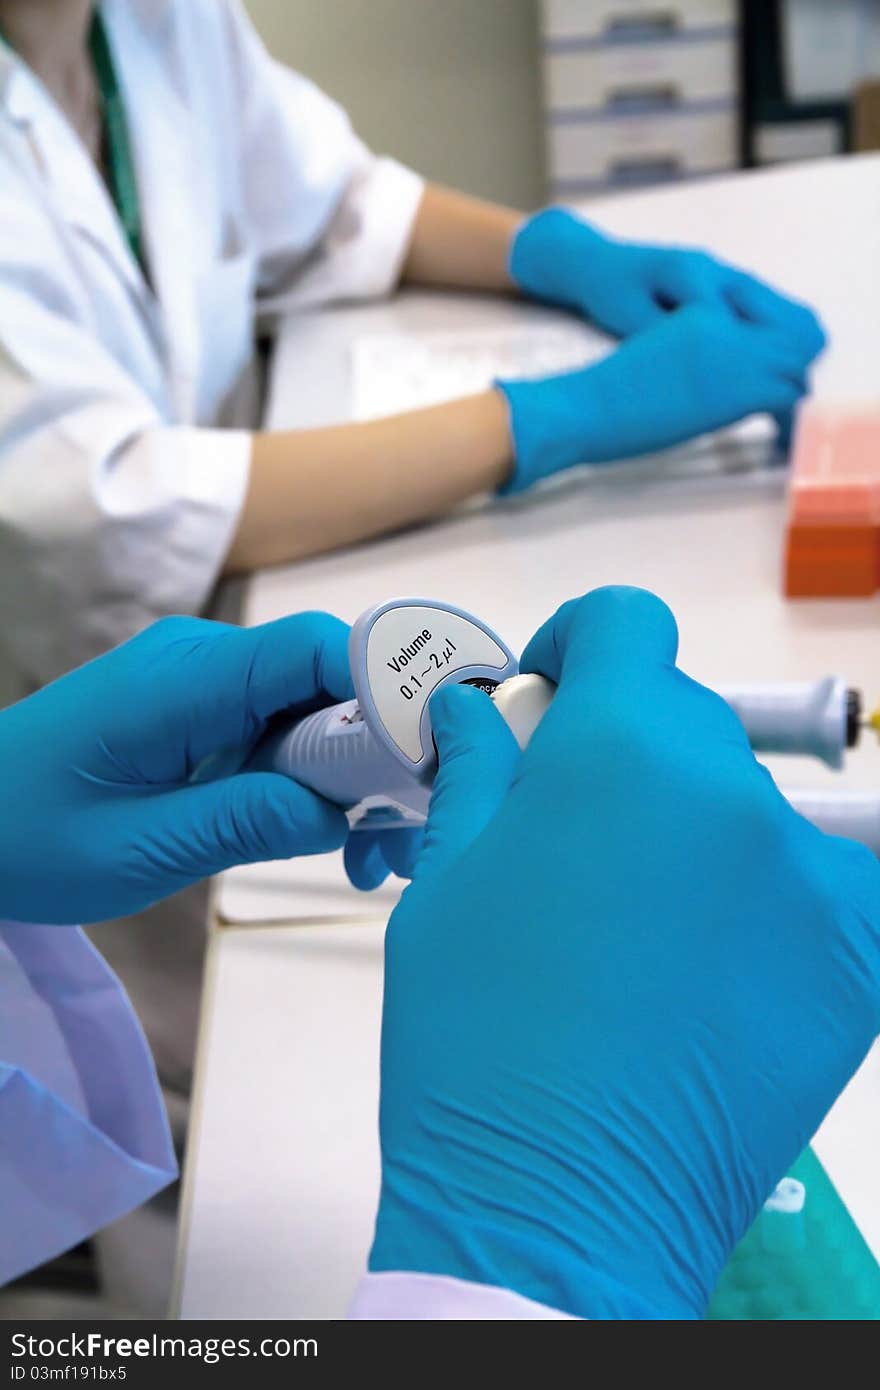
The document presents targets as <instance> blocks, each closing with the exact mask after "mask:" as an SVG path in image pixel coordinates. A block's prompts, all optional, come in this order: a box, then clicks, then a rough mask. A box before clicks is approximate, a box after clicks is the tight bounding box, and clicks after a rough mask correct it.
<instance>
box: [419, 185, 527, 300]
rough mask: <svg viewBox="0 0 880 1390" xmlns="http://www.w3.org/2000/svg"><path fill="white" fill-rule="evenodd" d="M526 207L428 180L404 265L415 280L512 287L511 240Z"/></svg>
mask: <svg viewBox="0 0 880 1390" xmlns="http://www.w3.org/2000/svg"><path fill="white" fill-rule="evenodd" d="M522 220H523V214H522V213H521V212H515V211H514V210H513V209H512V208H505V207H502V206H501V205H500V204H498V203H485V202H482V201H481V200H480V199H479V198H469V197H467V196H466V195H465V194H464V193H456V192H454V191H453V190H452V189H451V188H442V187H441V186H440V185H439V184H428V186H427V188H426V189H425V192H424V194H423V196H422V201H421V204H420V206H419V211H418V214H417V216H416V221H415V226H414V228H413V235H412V240H411V242H410V246H409V252H408V254H407V258H406V261H405V262H404V267H403V279H404V280H405V281H408V282H409V283H411V284H420V285H444V286H446V287H449V288H457V289H469V290H499V291H512V290H513V289H514V288H515V286H514V283H513V281H512V280H511V278H510V273H509V270H508V262H509V259H510V243H511V239H512V237H513V234H514V232H515V231H516V229H517V227H518V226H519V225H520V223H521V222H522Z"/></svg>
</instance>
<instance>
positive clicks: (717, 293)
mask: <svg viewBox="0 0 880 1390" xmlns="http://www.w3.org/2000/svg"><path fill="white" fill-rule="evenodd" d="M656 255H657V262H656V271H655V276H654V295H655V299H656V301H657V303H658V304H659V305H660V306H661V307H662V308H663V309H666V310H675V309H682V308H684V307H685V306H686V305H688V304H707V305H716V306H720V305H723V303H724V296H723V292H722V285H723V279H724V274H725V271H726V267H724V266H723V265H722V264H721V263H720V262H719V261H716V260H715V259H714V257H713V256H710V255H707V254H706V252H704V251H689V250H680V249H677V248H673V249H669V250H663V251H659V252H657V253H656Z"/></svg>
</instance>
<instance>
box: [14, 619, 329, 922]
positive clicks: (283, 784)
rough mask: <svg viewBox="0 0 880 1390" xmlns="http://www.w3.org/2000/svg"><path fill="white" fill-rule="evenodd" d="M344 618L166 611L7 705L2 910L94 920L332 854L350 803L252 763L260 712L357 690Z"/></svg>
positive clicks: (262, 721) (302, 707)
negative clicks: (217, 876)
mask: <svg viewBox="0 0 880 1390" xmlns="http://www.w3.org/2000/svg"><path fill="white" fill-rule="evenodd" d="M347 641H348V628H347V627H346V626H345V624H343V623H341V622H339V621H338V619H336V618H331V617H328V616H327V615H326V614H323V613H304V614H301V615H299V616H298V617H292V618H283V619H282V620H281V621H279V622H274V623H267V624H266V625H265V626H264V627H256V628H250V629H244V628H237V627H229V626H226V625H225V624H221V623H211V622H207V621H204V620H202V619H198V618H167V619H165V620H163V621H162V622H159V623H156V624H155V625H154V626H152V627H150V628H148V629H147V630H146V632H143V633H141V635H140V636H139V637H136V638H134V639H133V640H132V641H131V642H127V643H126V644H125V645H124V646H122V647H119V648H117V650H116V651H113V652H110V653H109V654H108V655H107V656H105V657H101V658H100V659H99V660H97V661H93V662H91V663H90V664H89V665H87V666H83V667H81V668H80V669H79V670H78V671H74V672H72V673H71V674H70V675H68V676H64V677H62V679H61V680H58V681H56V682H55V683H54V684H53V685H49V686H47V687H46V688H45V689H44V690H41V691H40V692H39V693H38V694H36V695H32V696H31V697H30V698H29V699H27V700H23V701H22V702H21V703H20V704H18V705H14V706H13V707H12V708H11V709H9V710H6V711H4V712H3V713H2V714H0V767H2V769H3V786H2V796H0V917H7V918H15V919H17V920H19V921H26V922H27V921H40V922H94V921H98V920H102V919H104V918H108V917H120V916H124V915H126V914H128V913H132V912H136V911H137V910H138V909H140V908H142V907H145V906H146V905H147V904H148V903H151V902H154V901H156V900H157V899H158V898H162V897H165V896H166V895H167V894H170V893H174V892H176V891H177V890H178V889H180V888H183V887H185V886H186V885H187V884H189V883H193V882H194V881H196V880H197V879H202V878H205V877H207V876H208V875H209V874H214V873H217V872H219V871H220V870H221V869H226V868H229V867H230V866H231V865H233V864H241V863H245V862H249V861H252V860H263V859H280V858H285V857H288V856H291V855H297V854H317V853H320V852H322V851H324V850H330V849H336V848H337V847H338V846H340V845H342V844H343V843H344V841H345V838H346V835H347V832H348V823H347V821H346V819H345V816H344V814H343V812H342V811H340V810H339V809H338V808H337V807H335V806H331V805H330V803H329V802H327V801H324V800H323V799H322V798H321V797H319V796H316V795H315V794H314V793H313V792H310V791H307V790H306V789H305V788H303V787H301V786H299V785H298V784H297V783H296V782H293V781H291V780H290V779H289V778H287V777H282V776H280V775H278V774H275V773H269V772H243V773H239V774H237V775H234V776H228V777H222V778H219V779H217V780H214V781H206V782H200V783H197V784H194V783H192V782H191V781H190V779H191V777H192V776H193V774H194V773H195V772H196V769H198V768H199V767H200V765H203V764H204V762H205V760H206V759H208V758H211V757H212V756H214V755H216V754H217V753H218V752H220V751H222V752H223V753H224V754H228V753H229V752H230V751H231V752H232V753H238V754H239V756H238V757H237V758H236V759H235V760H234V761H235V762H236V763H237V764H239V763H241V762H242V761H244V758H245V757H246V755H247V754H248V752H249V751H250V750H251V749H252V748H253V746H254V744H255V743H256V741H257V739H258V738H259V737H260V735H261V734H262V733H263V731H264V730H265V728H266V725H267V722H268V721H269V720H270V719H272V717H273V716H274V715H276V714H279V713H285V714H287V715H289V716H290V717H296V716H297V715H298V714H300V713H306V712H307V711H308V710H309V709H314V708H316V707H317V705H319V704H322V703H327V702H328V701H329V700H344V699H348V698H350V697H351V695H352V693H353V690H352V684H351V676H350V673H349V665H348V654H347Z"/></svg>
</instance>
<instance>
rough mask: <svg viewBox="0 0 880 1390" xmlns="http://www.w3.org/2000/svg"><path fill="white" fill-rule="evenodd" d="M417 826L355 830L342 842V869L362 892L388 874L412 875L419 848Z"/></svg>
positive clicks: (421, 840) (421, 833)
mask: <svg viewBox="0 0 880 1390" xmlns="http://www.w3.org/2000/svg"><path fill="white" fill-rule="evenodd" d="M424 838H425V832H424V831H423V830H422V829H421V827H414V828H413V829H412V830H410V829H402V828H398V829H396V830H355V831H353V832H352V833H351V835H349V837H348V839H347V840H346V842H345V856H344V857H345V872H346V873H347V874H348V877H349V881H350V882H351V884H352V885H353V886H354V887H355V888H359V889H360V891H361V892H362V893H369V892H371V891H372V890H373V889H374V888H379V887H380V886H381V884H383V883H384V882H385V880H386V878H387V877H388V875H389V874H396V876H397V877H398V878H412V876H413V871H414V868H415V865H416V863H417V861H418V858H419V855H420V854H421V851H422V845H423V843H424Z"/></svg>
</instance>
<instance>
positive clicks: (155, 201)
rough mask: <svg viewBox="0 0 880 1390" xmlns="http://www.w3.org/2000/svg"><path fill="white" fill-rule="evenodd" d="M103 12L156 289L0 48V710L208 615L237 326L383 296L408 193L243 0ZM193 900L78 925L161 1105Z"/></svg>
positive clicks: (23, 73) (224, 488) (225, 476)
mask: <svg viewBox="0 0 880 1390" xmlns="http://www.w3.org/2000/svg"><path fill="white" fill-rule="evenodd" d="M102 12H103V14H104V18H105V22H106V26H107V30H108V34H109V38H110V42H111V44H112V47H113V52H114V55H115V58H116V64H117V68H118V73H119V78H120V82H121V86H122V89H123V93H124V98H125V104H126V110H127V114H128V120H129V127H130V135H131V139H132V144H133V155H134V161H135V165H136V172H137V180H138V187H139V191H140V199H141V209H142V216H143V220H144V243H145V246H146V255H147V260H148V263H149V270H150V281H151V283H148V282H147V281H146V280H145V278H144V276H143V274H142V273H141V270H140V268H139V267H138V265H137V263H136V261H135V259H134V258H133V256H132V254H131V252H130V250H129V247H128V244H127V242H126V240H125V237H124V235H123V233H122V230H121V227H120V223H119V220H118V217H117V215H116V210H115V208H114V206H113V204H112V201H111V199H110V197H109V195H108V192H107V189H106V187H105V186H104V183H103V182H102V180H101V178H100V176H99V174H98V172H97V171H96V169H95V167H94V165H93V164H92V162H91V160H90V159H89V158H88V155H87V153H86V151H85V150H84V148H83V147H82V145H81V144H80V142H79V141H78V139H77V138H76V136H75V135H74V133H73V131H72V130H71V128H70V127H69V125H68V124H67V122H66V121H65V119H64V118H63V116H62V115H61V113H60V111H59V110H58V109H57V107H56V106H55V104H54V103H53V101H52V100H51V98H50V97H49V95H48V93H47V92H46V91H45V89H44V88H43V87H42V85H41V84H40V83H39V82H38V81H37V80H36V79H35V78H34V77H33V75H32V74H31V73H30V72H29V71H28V69H27V68H26V67H25V66H24V65H23V64H22V63H21V62H20V61H19V60H18V59H17V58H16V57H15V55H14V54H12V53H11V52H10V51H9V50H7V49H5V47H4V46H3V45H2V44H0V704H2V703H4V699H3V696H4V695H5V697H6V699H7V700H8V699H10V698H16V697H18V696H19V695H21V694H24V693H26V692H27V690H28V689H32V688H33V687H34V686H36V685H39V684H42V683H44V682H45V681H47V680H50V679H52V678H54V677H55V676H56V675H58V674H59V673H60V672H61V671H63V670H65V669H68V668H69V667H71V666H73V665H76V664H78V663H79V662H81V661H84V660H86V659H88V658H90V657H92V656H94V655H95V654H96V653H98V652H100V651H102V650H104V649H105V648H107V647H108V646H111V645H113V644H114V643H116V642H119V641H121V640H123V639H125V638H127V637H129V636H131V635H132V634H133V633H134V632H136V631H138V630H139V629H140V628H142V627H143V626H144V625H145V624H146V623H148V622H150V621H152V620H153V619H154V618H156V617H159V616H161V615H163V614H166V613H169V612H198V611H205V609H206V608H209V611H210V612H211V613H213V614H215V615H217V614H218V613H219V612H220V609H219V607H218V602H219V597H222V596H223V595H222V593H220V594H219V596H218V591H217V590H216V589H215V585H216V581H217V576H218V573H219V571H220V568H221V565H222V562H223V557H224V555H225V553H226V550H227V548H228V546H229V542H230V540H231V537H232V535H233V532H234V530H235V526H236V519H237V517H238V513H239V510H240V507H241V505H242V501H243V498H244V494H245V490H246V485H247V477H248V468H249V459H250V434H249V429H250V427H252V426H253V425H254V424H256V423H257V421H256V418H255V409H256V404H255V394H254V390H253V376H254V373H253V370H252V368H253V352H254V338H255V332H256V330H257V326H258V322H259V321H261V320H262V321H267V320H268V321H271V318H272V316H273V315H275V314H277V313H279V312H281V311H282V310H287V309H299V308H303V307H313V306H316V305H319V304H322V303H325V302H328V301H330V300H333V299H338V298H357V297H361V296H370V295H377V294H381V293H384V292H386V291H388V290H390V289H391V288H392V286H393V285H394V283H395V282H396V279H397V277H398V274H399V270H400V266H401V262H402V260H403V257H404V254H405V249H406V246H407V243H408V240H409V236H410V232H411V227H412V224H413V220H414V218H415V214H416V210H417V207H418V202H419V199H420V197H421V192H422V187H423V185H422V182H421V180H420V179H419V178H418V177H417V176H416V175H415V174H413V173H411V172H410V171H409V170H407V169H404V168H403V167H402V166H401V165H399V164H397V163H395V162H394V161H393V160H390V159H378V158H376V157H374V156H373V155H371V154H370V153H369V151H368V150H367V149H366V148H365V147H364V145H363V144H362V143H361V142H360V141H359V140H358V139H357V137H356V136H355V135H354V134H353V132H352V130H351V127H350V125H349V122H348V119H347V117H346V116H345V113H344V112H343V111H341V110H340V108H339V107H338V106H336V105H335V104H334V103H333V102H332V101H330V100H328V98H327V97H325V96H324V95H322V93H321V92H319V91H318V90H317V89H316V88H315V87H314V86H313V85H312V84H311V83H310V82H308V81H307V80H306V79H305V78H303V77H299V76H297V75H296V74H294V73H292V72H290V71H288V70H286V69H283V68H281V67H279V66H278V65H277V64H276V63H275V62H273V60H272V59H271V58H270V57H269V56H268V54H267V53H266V51H265V49H264V48H263V46H262V44H261V43H260V41H259V39H258V38H257V36H256V34H255V32H254V30H253V28H252V27H251V25H250V23H249V21H248V20H247V18H246V16H245V14H244V12H243V10H242V8H241V5H240V4H239V3H238V0H104V3H103V5H102ZM291 389H293V390H295V389H296V387H295V383H294V384H292V388H291ZM295 466H296V460H295V458H291V467H295ZM228 589H229V586H228V585H222V586H221V591H223V592H225V594H226V597H227V598H228ZM209 605H210V606H209ZM223 606H224V609H225V612H224V614H223V615H224V616H235V612H234V605H233V606H232V607H230V605H229V604H228V603H226V604H224V605H223ZM205 904H206V896H205V893H204V890H199V889H194V890H191V891H190V893H189V894H188V895H185V897H184V900H183V901H181V899H177V900H174V901H173V902H171V903H169V904H163V905H160V906H159V907H157V908H154V909H152V911H151V912H150V913H148V914H142V915H141V916H140V917H138V918H135V919H129V920H128V921H126V922H124V923H117V924H110V925H108V926H107V927H102V928H99V929H98V930H97V931H93V932H92V936H93V939H94V940H96V941H98V943H99V944H100V946H101V949H102V951H103V952H104V954H105V955H106V956H107V957H108V959H110V960H111V961H112V963H113V964H114V966H115V967H116V969H117V970H118V972H119V973H120V974H121V975H122V977H123V979H124V981H125V983H126V986H127V987H128V989H129V991H130V993H131V995H132V998H133V999H134V1002H135V1005H136V1007H137V1009H138V1011H139V1013H140V1015H141V1018H142V1020H143V1023H144V1026H145V1028H146V1031H147V1034H148V1036H149V1039H150V1042H151V1045H152V1047H153V1049H154V1053H155V1055H156V1061H157V1064H158V1067H159V1072H160V1075H161V1076H162V1079H163V1082H164V1083H165V1085H166V1091H167V1090H168V1088H170V1089H171V1090H172V1091H175V1092H180V1093H181V1094H182V1095H185V1094H186V1092H187V1090H188V1085H189V1071H190V1067H191V1063H192V1055H193V1048H194V1041H195V1031H196V1021H197V1010H198V994H199V985H200V980H201V969H202V958H203V950H204V927H205V912H206V907H205Z"/></svg>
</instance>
